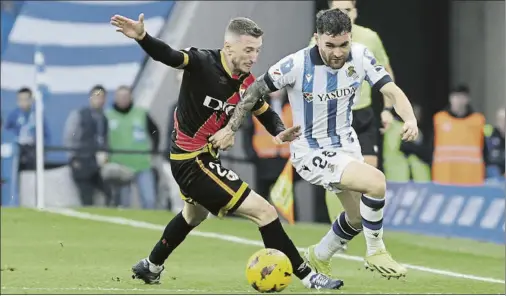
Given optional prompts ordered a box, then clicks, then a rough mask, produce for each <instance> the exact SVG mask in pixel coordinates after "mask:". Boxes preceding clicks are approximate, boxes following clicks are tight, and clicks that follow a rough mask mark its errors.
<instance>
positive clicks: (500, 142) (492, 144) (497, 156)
mask: <svg viewBox="0 0 506 296" xmlns="http://www.w3.org/2000/svg"><path fill="white" fill-rule="evenodd" d="M505 117H506V109H505V108H501V109H499V110H498V111H497V114H496V119H495V126H493V127H492V126H490V127H488V128H487V129H486V130H485V135H486V136H487V157H486V159H487V178H498V177H499V178H504V161H505V158H504V129H505V124H506V120H505ZM487 126H488V125H487Z"/></svg>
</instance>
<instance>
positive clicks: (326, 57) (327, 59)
mask: <svg viewBox="0 0 506 296" xmlns="http://www.w3.org/2000/svg"><path fill="white" fill-rule="evenodd" d="M320 56H321V57H322V60H323V62H324V63H325V65H327V66H328V67H330V68H332V69H336V70H337V69H341V68H342V67H343V66H344V61H345V60H346V57H343V58H342V59H340V60H338V61H337V63H336V62H331V59H332V58H335V57H332V56H331V54H326V53H325V52H324V51H323V50H321V49H320Z"/></svg>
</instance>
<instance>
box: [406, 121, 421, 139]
mask: <svg viewBox="0 0 506 296" xmlns="http://www.w3.org/2000/svg"><path fill="white" fill-rule="evenodd" d="M417 137H418V125H417V122H416V120H414V121H406V122H404V126H403V127H402V140H403V141H414V140H416V138H417Z"/></svg>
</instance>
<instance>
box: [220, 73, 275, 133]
mask: <svg viewBox="0 0 506 296" xmlns="http://www.w3.org/2000/svg"><path fill="white" fill-rule="evenodd" d="M264 77H266V75H265V74H264V75H262V76H260V77H258V78H257V79H256V80H255V82H253V84H251V85H250V86H249V87H248V88H247V89H246V92H244V95H243V98H242V100H241V101H240V102H239V104H237V106H236V107H235V110H234V114H233V115H232V117H231V118H230V121H229V122H228V124H227V126H226V128H229V129H230V130H232V131H233V132H234V133H235V132H237V131H238V130H239V128H240V127H241V125H242V123H243V121H244V118H245V117H246V115H247V114H248V112H250V111H251V109H253V107H254V106H255V104H256V103H257V101H258V100H259V99H260V98H261V97H263V96H264V95H267V94H269V93H271V92H272V90H271V89H270V88H269V86H268V85H267V82H266V81H265V78H264Z"/></svg>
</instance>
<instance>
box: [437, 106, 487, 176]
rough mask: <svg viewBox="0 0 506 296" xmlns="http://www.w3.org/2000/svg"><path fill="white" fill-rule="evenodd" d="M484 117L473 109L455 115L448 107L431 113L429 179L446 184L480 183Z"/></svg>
mask: <svg viewBox="0 0 506 296" xmlns="http://www.w3.org/2000/svg"><path fill="white" fill-rule="evenodd" d="M484 127H485V117H484V116H483V115H481V114H479V113H473V114H472V115H470V116H468V117H466V118H455V117H453V116H451V115H450V114H449V113H448V112H447V111H440V112H438V113H437V114H436V115H435V116H434V157H433V161H432V180H433V181H434V182H437V183H441V184H448V185H480V184H483V181H484V179H485V164H484V162H483V145H484V143H483V138H484V134H483V129H484Z"/></svg>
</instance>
